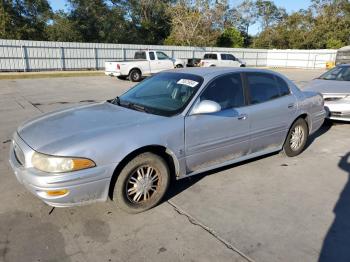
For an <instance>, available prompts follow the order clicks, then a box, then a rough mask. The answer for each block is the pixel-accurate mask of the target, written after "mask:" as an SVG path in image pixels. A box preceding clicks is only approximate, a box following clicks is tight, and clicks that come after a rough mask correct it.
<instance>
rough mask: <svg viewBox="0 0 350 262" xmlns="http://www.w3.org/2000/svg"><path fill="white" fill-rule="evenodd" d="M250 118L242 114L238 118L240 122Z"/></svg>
mask: <svg viewBox="0 0 350 262" xmlns="http://www.w3.org/2000/svg"><path fill="white" fill-rule="evenodd" d="M247 118H248V116H247V115H246V114H241V115H239V116H238V117H237V119H238V120H246V119H247Z"/></svg>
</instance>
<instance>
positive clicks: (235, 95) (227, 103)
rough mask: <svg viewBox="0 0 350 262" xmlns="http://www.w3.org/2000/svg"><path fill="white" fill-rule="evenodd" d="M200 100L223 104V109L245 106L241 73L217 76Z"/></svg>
mask: <svg viewBox="0 0 350 262" xmlns="http://www.w3.org/2000/svg"><path fill="white" fill-rule="evenodd" d="M200 100H201V101H203V100H210V101H214V102H216V103H218V104H219V105H220V106H221V110H225V109H229V108H237V107H241V106H244V105H245V102H244V92H243V85H242V80H241V75H240V74H229V75H224V76H220V77H218V78H216V79H215V80H213V81H212V82H211V83H210V84H209V85H208V87H207V88H206V89H205V90H204V91H203V93H202V94H201V96H200Z"/></svg>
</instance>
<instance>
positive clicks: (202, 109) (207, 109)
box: [191, 100, 221, 115]
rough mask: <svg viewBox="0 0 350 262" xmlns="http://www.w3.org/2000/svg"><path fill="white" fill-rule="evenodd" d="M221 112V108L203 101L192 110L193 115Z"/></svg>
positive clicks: (212, 102) (210, 102)
mask: <svg viewBox="0 0 350 262" xmlns="http://www.w3.org/2000/svg"><path fill="white" fill-rule="evenodd" d="M219 111H221V106H220V105H219V104H218V103H216V102H214V101H210V100H203V101H201V102H199V103H197V104H196V105H195V106H194V108H193V109H192V112H191V115H199V114H210V113H216V112H219Z"/></svg>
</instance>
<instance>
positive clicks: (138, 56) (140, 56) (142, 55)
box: [134, 52, 146, 59]
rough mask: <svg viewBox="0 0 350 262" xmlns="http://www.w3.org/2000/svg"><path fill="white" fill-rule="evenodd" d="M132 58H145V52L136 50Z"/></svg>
mask: <svg viewBox="0 0 350 262" xmlns="http://www.w3.org/2000/svg"><path fill="white" fill-rule="evenodd" d="M134 58H135V59H146V52H136V53H135V56H134Z"/></svg>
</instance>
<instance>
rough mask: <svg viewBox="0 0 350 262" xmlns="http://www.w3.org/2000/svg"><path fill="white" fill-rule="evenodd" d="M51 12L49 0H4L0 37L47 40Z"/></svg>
mask: <svg viewBox="0 0 350 262" xmlns="http://www.w3.org/2000/svg"><path fill="white" fill-rule="evenodd" d="M51 14H52V10H51V7H50V5H49V3H48V1H47V0H17V1H11V0H2V1H1V2H0V18H1V20H0V38H5V39H26V40H46V39H47V37H46V32H45V28H46V25H47V23H48V21H49V20H50V17H51Z"/></svg>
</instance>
